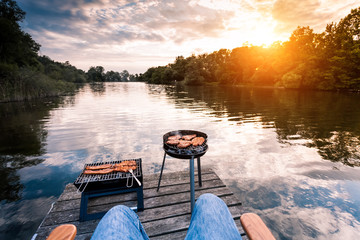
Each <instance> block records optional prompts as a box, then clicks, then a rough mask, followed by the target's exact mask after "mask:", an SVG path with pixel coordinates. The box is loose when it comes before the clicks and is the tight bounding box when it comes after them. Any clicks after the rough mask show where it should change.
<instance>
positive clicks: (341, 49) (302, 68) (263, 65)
mask: <svg viewBox="0 0 360 240" xmlns="http://www.w3.org/2000/svg"><path fill="white" fill-rule="evenodd" d="M359 26H360V7H359V8H356V9H353V10H351V12H350V14H348V15H347V16H346V17H345V18H343V19H341V20H340V21H339V22H338V23H330V24H328V25H327V26H326V28H325V30H324V31H323V32H322V33H315V32H314V30H313V29H311V28H310V27H298V28H297V29H295V30H294V31H293V32H292V34H291V37H290V38H289V40H288V41H285V42H274V43H273V44H272V45H271V46H270V47H262V46H252V45H247V46H242V47H238V48H234V49H232V50H228V49H220V50H218V51H214V52H212V53H210V54H201V55H197V56H196V55H192V56H190V57H187V58H184V57H183V56H179V57H177V58H176V59H175V61H174V63H170V64H168V65H166V66H158V67H151V68H149V69H148V70H147V71H146V72H145V73H143V74H140V75H138V79H137V80H138V81H145V82H148V83H161V84H169V83H174V82H179V81H181V82H183V83H185V84H187V85H204V84H223V85H251V86H276V87H285V88H295V89H320V90H334V89H356V90H359V89H360V28H359ZM264 37H266V36H264Z"/></svg>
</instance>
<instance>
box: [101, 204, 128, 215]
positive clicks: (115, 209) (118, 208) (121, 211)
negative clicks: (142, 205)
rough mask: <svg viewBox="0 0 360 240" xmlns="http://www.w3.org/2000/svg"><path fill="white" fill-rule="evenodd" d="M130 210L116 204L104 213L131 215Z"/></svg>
mask: <svg viewBox="0 0 360 240" xmlns="http://www.w3.org/2000/svg"><path fill="white" fill-rule="evenodd" d="M131 213H132V210H131V209H130V208H129V207H127V206H124V205H117V206H115V207H112V208H111V209H110V210H109V211H108V212H107V213H106V215H112V216H121V215H131Z"/></svg>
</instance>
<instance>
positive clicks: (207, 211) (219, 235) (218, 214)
mask: <svg viewBox="0 0 360 240" xmlns="http://www.w3.org/2000/svg"><path fill="white" fill-rule="evenodd" d="M185 239H186V240H193V239H197V240H202V239H206V240H208V239H214V240H215V239H216V240H220V239H226V240H232V239H241V235H240V233H239V231H238V229H237V227H236V224H235V222H234V219H233V218H232V216H231V213H230V212H229V209H228V208H227V206H226V204H225V203H224V201H223V200H221V199H220V198H218V197H217V196H215V195H213V194H209V193H207V194H203V195H201V196H200V197H199V198H198V200H197V201H196V204H195V207H194V212H193V214H192V217H191V222H190V226H189V229H188V232H187V234H186V238H185Z"/></svg>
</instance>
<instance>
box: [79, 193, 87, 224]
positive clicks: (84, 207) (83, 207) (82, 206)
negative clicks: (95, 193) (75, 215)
mask: <svg viewBox="0 0 360 240" xmlns="http://www.w3.org/2000/svg"><path fill="white" fill-rule="evenodd" d="M88 200H89V197H88V195H87V194H86V193H82V194H81V203H80V222H83V221H86V217H87V205H88Z"/></svg>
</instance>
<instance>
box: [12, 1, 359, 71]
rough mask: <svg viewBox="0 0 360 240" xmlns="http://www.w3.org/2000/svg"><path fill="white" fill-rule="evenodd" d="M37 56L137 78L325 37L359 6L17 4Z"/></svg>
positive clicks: (291, 3)
mask: <svg viewBox="0 0 360 240" xmlns="http://www.w3.org/2000/svg"><path fill="white" fill-rule="evenodd" d="M17 2H18V5H19V6H20V7H21V8H22V9H23V10H24V11H25V12H26V18H25V20H24V21H23V23H22V24H21V26H22V27H23V30H24V31H25V32H28V33H29V34H30V35H31V36H32V37H33V39H34V40H35V41H36V42H38V43H39V44H41V49H40V55H46V56H49V57H50V58H51V59H53V60H55V61H59V62H65V61H69V62H70V64H72V65H74V66H76V67H77V68H80V69H83V70H84V71H87V70H88V69H89V68H90V67H91V66H103V67H104V68H105V71H110V70H113V71H119V72H120V71H123V70H125V69H126V70H128V71H129V72H130V73H132V74H135V73H143V72H145V71H146V70H147V69H148V68H150V67H156V66H164V65H167V64H168V63H173V62H174V60H175V58H176V57H177V56H184V57H188V56H190V55H191V54H196V55H198V54H203V53H211V52H213V51H217V50H219V49H222V48H227V49H233V48H236V47H241V46H243V45H244V44H252V45H264V44H265V45H270V44H271V43H273V42H274V41H286V40H288V39H289V37H290V35H291V33H292V32H293V31H294V30H295V29H296V27H297V26H310V28H312V29H314V31H315V32H322V31H324V29H325V27H326V25H327V24H329V23H331V22H338V21H339V20H340V19H341V18H344V17H345V16H346V15H347V14H349V13H350V10H351V9H354V8H357V7H359V6H360V3H359V2H358V0H341V1H340V0H237V1H232V0H214V1H210V0H178V1H176V0H167V1H165V0H159V1H153V0H145V1H142V0H18V1H17Z"/></svg>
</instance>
